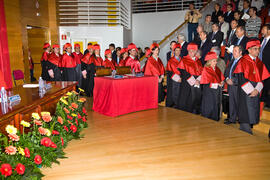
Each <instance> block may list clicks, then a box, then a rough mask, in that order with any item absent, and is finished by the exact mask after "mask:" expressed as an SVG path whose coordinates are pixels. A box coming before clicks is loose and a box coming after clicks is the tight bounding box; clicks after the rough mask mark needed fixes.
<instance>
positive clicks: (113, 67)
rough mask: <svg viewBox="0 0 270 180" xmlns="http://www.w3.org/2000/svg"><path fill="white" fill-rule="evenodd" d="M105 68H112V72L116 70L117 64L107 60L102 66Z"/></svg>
mask: <svg viewBox="0 0 270 180" xmlns="http://www.w3.org/2000/svg"><path fill="white" fill-rule="evenodd" d="M102 65H103V66H104V67H105V68H111V69H112V70H115V66H116V64H115V62H114V61H113V60H111V61H110V60H109V59H107V58H106V59H105V60H104V61H103V64H102Z"/></svg>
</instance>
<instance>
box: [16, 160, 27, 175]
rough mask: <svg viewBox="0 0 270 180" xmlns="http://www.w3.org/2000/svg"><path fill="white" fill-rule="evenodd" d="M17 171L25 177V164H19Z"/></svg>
mask: <svg viewBox="0 0 270 180" xmlns="http://www.w3.org/2000/svg"><path fill="white" fill-rule="evenodd" d="M15 171H17V173H18V174H19V175H23V174H24V171H25V166H24V165H23V164H21V163H19V164H17V166H16V168H15Z"/></svg>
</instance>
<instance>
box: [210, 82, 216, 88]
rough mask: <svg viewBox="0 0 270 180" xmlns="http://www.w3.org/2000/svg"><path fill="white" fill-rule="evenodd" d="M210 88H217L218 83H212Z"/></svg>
mask: <svg viewBox="0 0 270 180" xmlns="http://www.w3.org/2000/svg"><path fill="white" fill-rule="evenodd" d="M210 88H212V89H217V88H218V83H211V84H210Z"/></svg>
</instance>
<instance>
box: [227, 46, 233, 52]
mask: <svg viewBox="0 0 270 180" xmlns="http://www.w3.org/2000/svg"><path fill="white" fill-rule="evenodd" d="M233 48H234V45H231V46H230V47H226V48H225V49H227V50H228V51H229V52H230V53H233Z"/></svg>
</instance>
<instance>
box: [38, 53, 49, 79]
mask: <svg viewBox="0 0 270 180" xmlns="http://www.w3.org/2000/svg"><path fill="white" fill-rule="evenodd" d="M49 55H50V54H49V53H48V52H47V51H44V52H43V53H42V56H41V59H40V62H41V68H42V72H41V77H42V79H43V80H49V74H48V59H49Z"/></svg>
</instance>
